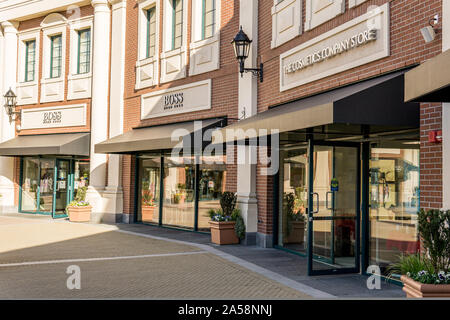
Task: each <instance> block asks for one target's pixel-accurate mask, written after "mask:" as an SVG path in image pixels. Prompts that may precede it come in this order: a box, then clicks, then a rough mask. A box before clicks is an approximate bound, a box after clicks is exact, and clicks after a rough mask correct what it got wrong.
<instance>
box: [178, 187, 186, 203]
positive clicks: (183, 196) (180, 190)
mask: <svg viewBox="0 0 450 320" xmlns="http://www.w3.org/2000/svg"><path fill="white" fill-rule="evenodd" d="M177 196H178V203H184V201H185V200H186V185H185V184H184V183H179V184H178V192H177Z"/></svg>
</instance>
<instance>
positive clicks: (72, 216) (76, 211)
mask: <svg viewBox="0 0 450 320" xmlns="http://www.w3.org/2000/svg"><path fill="white" fill-rule="evenodd" d="M67 211H68V213H69V220H70V221H71V222H89V221H91V211H92V207H91V206H86V207H68V208H67Z"/></svg>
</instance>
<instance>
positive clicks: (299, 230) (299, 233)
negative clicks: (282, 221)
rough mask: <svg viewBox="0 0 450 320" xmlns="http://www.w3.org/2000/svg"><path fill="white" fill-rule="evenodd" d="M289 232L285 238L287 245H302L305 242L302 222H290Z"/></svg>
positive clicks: (303, 223)
mask: <svg viewBox="0 0 450 320" xmlns="http://www.w3.org/2000/svg"><path fill="white" fill-rule="evenodd" d="M291 226H292V229H291V232H290V233H289V235H288V236H287V237H286V240H285V242H287V243H303V241H304V240H305V222H304V221H291Z"/></svg>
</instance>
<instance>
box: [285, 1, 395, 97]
mask: <svg viewBox="0 0 450 320" xmlns="http://www.w3.org/2000/svg"><path fill="white" fill-rule="evenodd" d="M389 45H390V41H389V3H386V4H384V5H383V6H380V7H373V9H372V10H370V11H368V12H367V13H365V14H363V15H361V16H359V17H358V18H355V19H353V20H351V21H349V22H347V23H345V24H342V25H340V26H339V27H337V28H335V29H333V30H330V31H328V32H326V33H324V34H322V35H320V36H318V37H316V38H314V39H312V40H310V41H307V42H305V43H303V44H301V45H300V46H297V47H295V48H293V49H291V50H289V51H287V52H285V53H283V54H282V55H281V56H280V91H285V90H289V89H292V88H295V87H298V86H301V85H304V84H307V83H310V82H313V81H316V80H319V79H322V78H325V77H328V76H331V75H334V74H337V73H339V72H342V71H345V70H349V69H352V68H355V67H358V66H360V65H363V64H366V63H369V62H372V61H375V60H378V59H381V58H385V57H387V56H389V54H390V53H389Z"/></svg>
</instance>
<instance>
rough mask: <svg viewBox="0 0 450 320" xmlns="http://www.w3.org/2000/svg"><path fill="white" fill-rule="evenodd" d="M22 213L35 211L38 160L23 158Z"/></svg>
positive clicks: (38, 180) (38, 181)
mask: <svg viewBox="0 0 450 320" xmlns="http://www.w3.org/2000/svg"><path fill="white" fill-rule="evenodd" d="M22 170H23V171H22V175H23V177H22V199H21V200H22V203H21V208H22V211H30V212H35V211H37V199H38V186H39V183H40V179H39V159H29V158H25V159H24V160H23V169H22Z"/></svg>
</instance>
